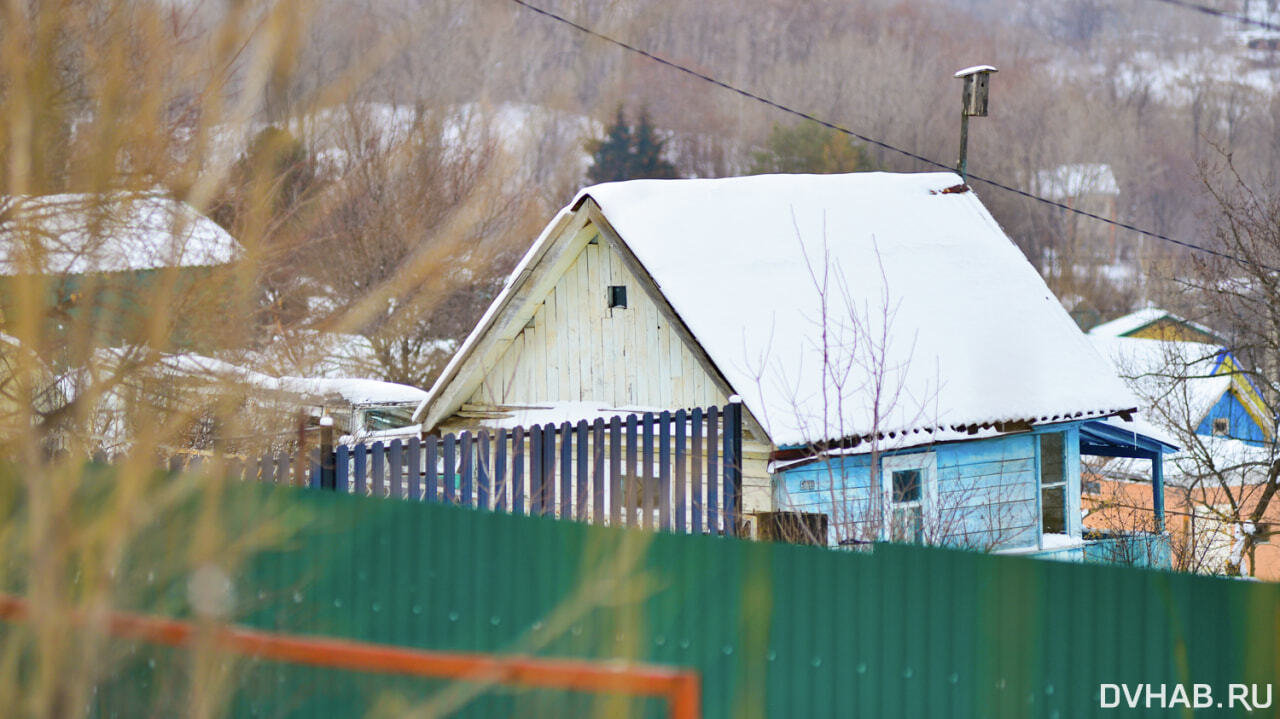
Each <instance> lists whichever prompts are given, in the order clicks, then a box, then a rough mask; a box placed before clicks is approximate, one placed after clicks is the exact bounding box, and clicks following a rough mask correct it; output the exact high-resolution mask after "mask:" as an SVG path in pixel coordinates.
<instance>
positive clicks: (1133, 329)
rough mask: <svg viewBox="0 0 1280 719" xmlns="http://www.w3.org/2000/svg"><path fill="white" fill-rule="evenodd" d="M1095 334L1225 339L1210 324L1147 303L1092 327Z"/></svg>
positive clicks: (1203, 340) (1181, 339) (1209, 340)
mask: <svg viewBox="0 0 1280 719" xmlns="http://www.w3.org/2000/svg"><path fill="white" fill-rule="evenodd" d="M1089 335H1090V336H1093V337H1130V338H1135V339H1151V340H1174V341H1178V342H1201V343H1207V344H1215V345H1222V344H1223V343H1224V342H1225V340H1223V339H1222V337H1221V336H1219V335H1218V334H1217V333H1216V332H1214V331H1213V330H1212V329H1209V328H1208V327H1206V326H1204V325H1202V324H1200V323H1199V322H1193V321H1191V320H1188V319H1186V318H1184V317H1179V316H1178V315H1175V314H1173V313H1172V312H1169V311H1167V310H1162V309H1160V308H1159V307H1144V308H1142V309H1140V310H1136V311H1134V312H1130V313H1129V314H1126V315H1122V316H1120V317H1117V318H1115V319H1113V320H1110V321H1108V322H1103V323H1101V324H1099V325H1096V326H1094V327H1092V328H1091V329H1090V330H1089Z"/></svg>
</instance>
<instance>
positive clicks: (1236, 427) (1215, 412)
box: [1196, 392, 1267, 446]
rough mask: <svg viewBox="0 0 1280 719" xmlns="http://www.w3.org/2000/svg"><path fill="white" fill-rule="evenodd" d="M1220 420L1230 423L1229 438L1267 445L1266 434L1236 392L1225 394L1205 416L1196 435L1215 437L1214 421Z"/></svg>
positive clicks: (1197, 428)
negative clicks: (1224, 419)
mask: <svg viewBox="0 0 1280 719" xmlns="http://www.w3.org/2000/svg"><path fill="white" fill-rule="evenodd" d="M1220 418H1226V419H1227V420H1229V421H1230V423H1231V431H1230V433H1229V435H1228V436H1230V437H1232V438H1233V439H1240V440H1244V441H1245V442H1248V443H1250V444H1253V445H1258V446H1261V445H1263V444H1265V443H1266V441H1267V435H1266V432H1264V431H1263V429H1262V427H1259V426H1258V423H1257V422H1256V421H1254V419H1253V416H1252V415H1250V414H1249V412H1248V411H1247V410H1246V409H1245V408H1244V405H1243V404H1241V402H1240V399H1239V398H1238V397H1236V394H1235V392H1224V393H1223V394H1222V397H1220V398H1218V402H1217V403H1216V404H1214V405H1213V408H1212V409H1210V410H1209V413H1208V414H1207V415H1205V418H1204V421H1202V422H1201V423H1200V426H1199V427H1196V434H1199V435H1204V436H1206V437H1208V436H1211V435H1213V420H1215V419H1220Z"/></svg>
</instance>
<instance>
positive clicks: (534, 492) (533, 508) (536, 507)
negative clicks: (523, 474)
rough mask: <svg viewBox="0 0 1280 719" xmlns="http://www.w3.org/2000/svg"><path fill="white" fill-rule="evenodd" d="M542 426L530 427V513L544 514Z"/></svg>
mask: <svg viewBox="0 0 1280 719" xmlns="http://www.w3.org/2000/svg"><path fill="white" fill-rule="evenodd" d="M542 467H543V465H542V427H541V426H539V425H536V424H535V425H533V426H532V427H530V428H529V514H535V515H536V514H542Z"/></svg>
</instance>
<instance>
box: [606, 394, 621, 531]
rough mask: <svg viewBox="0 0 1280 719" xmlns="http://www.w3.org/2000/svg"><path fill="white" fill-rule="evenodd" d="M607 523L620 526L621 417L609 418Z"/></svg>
mask: <svg viewBox="0 0 1280 719" xmlns="http://www.w3.org/2000/svg"><path fill="white" fill-rule="evenodd" d="M609 524H610V526H614V527H620V526H622V419H621V418H618V417H612V418H610V419H609Z"/></svg>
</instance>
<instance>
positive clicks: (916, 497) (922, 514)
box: [880, 452, 938, 542]
mask: <svg viewBox="0 0 1280 719" xmlns="http://www.w3.org/2000/svg"><path fill="white" fill-rule="evenodd" d="M880 478H881V484H882V486H883V497H884V518H883V526H884V530H883V531H882V536H883V538H884V539H888V540H890V541H893V542H922V541H924V540H925V538H926V537H925V531H926V527H927V523H928V522H929V519H930V517H931V516H932V514H933V512H932V509H933V505H934V499H935V497H936V496H937V491H938V488H937V455H935V454H934V453H933V452H922V453H919V454H904V455H894V456H891V457H885V458H883V459H882V460H881V461H880Z"/></svg>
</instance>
